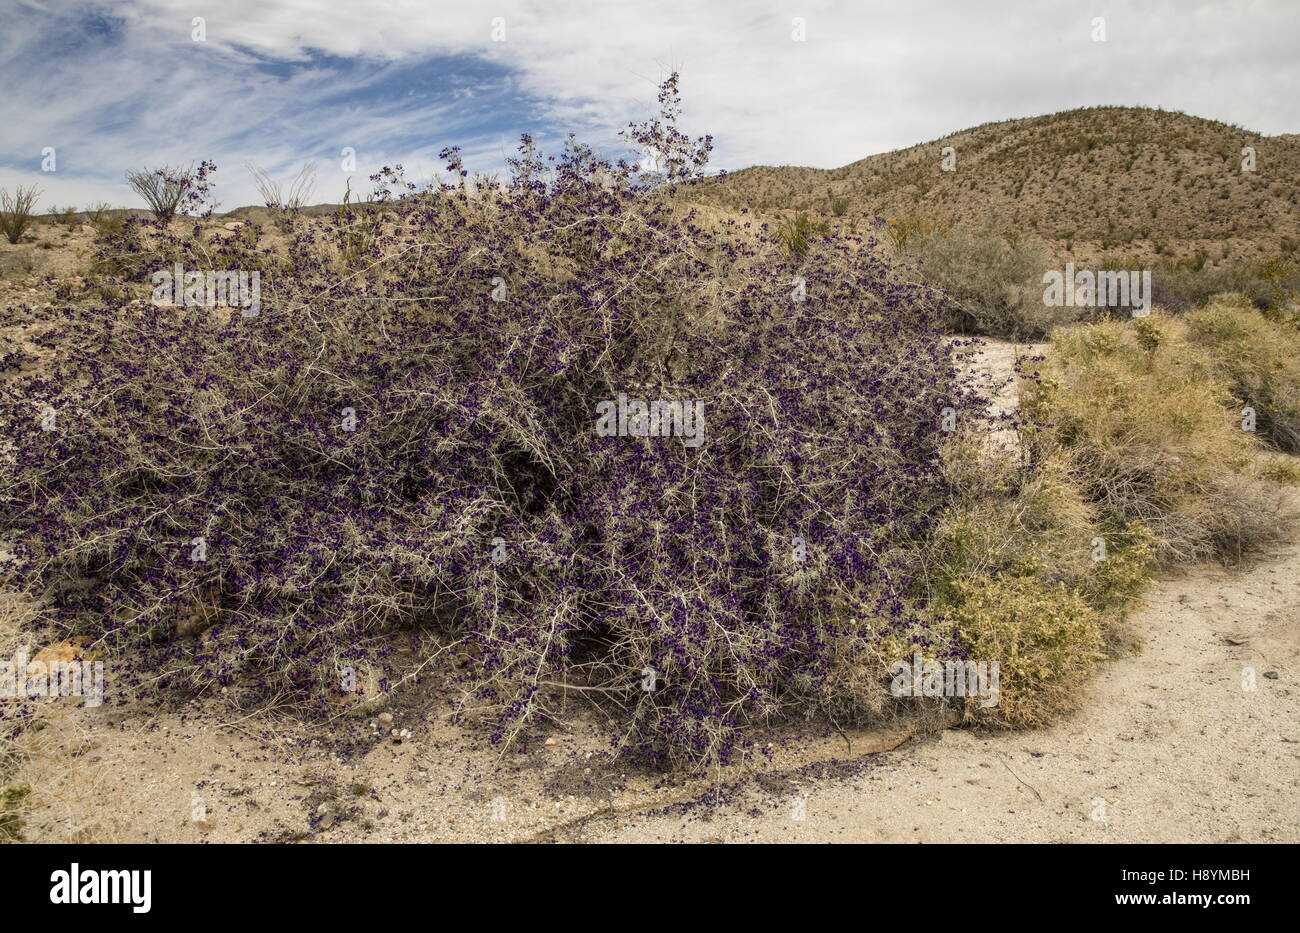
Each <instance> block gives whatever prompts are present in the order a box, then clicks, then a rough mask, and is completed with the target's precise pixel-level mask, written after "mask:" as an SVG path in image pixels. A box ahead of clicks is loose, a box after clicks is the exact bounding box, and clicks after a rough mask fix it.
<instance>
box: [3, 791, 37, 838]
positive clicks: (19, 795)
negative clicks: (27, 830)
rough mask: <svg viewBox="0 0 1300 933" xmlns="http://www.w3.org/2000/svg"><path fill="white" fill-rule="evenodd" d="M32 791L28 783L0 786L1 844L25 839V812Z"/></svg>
mask: <svg viewBox="0 0 1300 933" xmlns="http://www.w3.org/2000/svg"><path fill="white" fill-rule="evenodd" d="M31 792H32V789H31V787H30V786H29V785H27V784H7V785H5V786H3V787H0V844H3V843H14V842H22V841H23V813H24V809H25V807H26V804H27V798H28V797H29V796H31Z"/></svg>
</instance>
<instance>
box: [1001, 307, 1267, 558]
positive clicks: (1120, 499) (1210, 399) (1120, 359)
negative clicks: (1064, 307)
mask: <svg viewBox="0 0 1300 933" xmlns="http://www.w3.org/2000/svg"><path fill="white" fill-rule="evenodd" d="M1050 359H1051V360H1052V363H1053V365H1052V367H1051V368H1050V370H1049V372H1048V373H1047V375H1045V377H1044V378H1043V379H1042V381H1041V382H1039V383H1036V384H1034V385H1032V386H1030V387H1029V388H1028V391H1027V392H1026V393H1025V396H1024V404H1025V407H1026V410H1027V412H1028V413H1029V415H1030V416H1031V417H1032V418H1033V420H1034V421H1036V422H1037V423H1038V427H1037V428H1035V429H1034V430H1031V431H1030V432H1029V436H1028V438H1027V442H1028V444H1029V445H1030V449H1031V450H1032V451H1034V453H1033V456H1041V455H1042V453H1043V451H1044V450H1047V449H1052V448H1060V449H1062V450H1064V451H1065V452H1066V453H1067V454H1068V456H1069V457H1070V459H1071V463H1072V464H1073V466H1074V467H1075V468H1076V469H1078V470H1079V471H1080V473H1081V475H1082V476H1083V477H1084V479H1085V483H1086V486H1087V490H1088V498H1089V500H1090V501H1092V502H1094V503H1095V504H1096V505H1097V506H1098V507H1099V508H1100V509H1101V513H1102V515H1103V516H1111V517H1114V518H1115V519H1119V520H1122V521H1124V522H1138V523H1141V524H1142V525H1143V526H1144V527H1145V528H1146V529H1148V530H1149V531H1150V532H1151V534H1152V535H1153V536H1154V538H1155V541H1156V553H1157V555H1158V557H1159V558H1160V559H1161V560H1163V561H1164V562H1166V563H1172V562H1178V561H1194V560H1200V559H1205V558H1217V559H1220V560H1235V559H1237V558H1239V557H1240V556H1242V555H1243V554H1246V553H1248V552H1250V551H1252V550H1255V549H1257V548H1259V547H1261V546H1263V545H1266V544H1269V543H1272V542H1274V541H1276V540H1279V539H1280V538H1281V536H1282V535H1283V534H1284V530H1285V526H1286V521H1287V515H1288V511H1289V510H1288V509H1287V507H1286V505H1285V495H1284V494H1283V492H1282V491H1281V490H1280V489H1278V488H1276V487H1274V486H1272V485H1270V484H1268V483H1263V482H1260V481H1258V480H1255V479H1253V478H1252V477H1251V476H1250V475H1249V464H1250V461H1251V458H1252V456H1253V454H1254V453H1255V451H1256V450H1257V444H1258V441H1257V440H1256V438H1255V437H1254V435H1252V434H1249V433H1247V432H1245V431H1243V430H1241V429H1240V427H1239V420H1240V413H1239V412H1238V411H1234V410H1233V409H1234V408H1236V407H1237V406H1236V404H1235V402H1234V400H1233V399H1232V396H1231V395H1230V394H1229V392H1228V391H1227V388H1226V386H1225V385H1224V384H1223V383H1222V382H1220V381H1218V380H1217V379H1216V378H1215V371H1214V366H1213V364H1212V361H1211V360H1210V358H1209V357H1208V356H1207V355H1206V354H1205V353H1204V352H1203V351H1202V350H1201V349H1200V348H1198V347H1195V346H1193V345H1192V344H1190V343H1189V342H1188V341H1187V339H1186V336H1185V327H1184V326H1183V325H1182V324H1181V323H1180V322H1179V321H1178V320H1176V319H1173V318H1169V317H1166V316H1164V315H1161V314H1153V315H1152V316H1151V317H1150V318H1149V319H1145V320H1144V319H1138V320H1137V321H1129V322H1121V321H1106V322H1101V323H1097V324H1092V325H1087V326H1082V327H1077V328H1073V329H1069V330H1066V331H1063V332H1058V333H1057V334H1056V335H1054V336H1053V338H1052V348H1051V353H1050Z"/></svg>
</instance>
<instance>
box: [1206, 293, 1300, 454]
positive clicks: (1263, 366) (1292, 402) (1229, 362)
mask: <svg viewBox="0 0 1300 933" xmlns="http://www.w3.org/2000/svg"><path fill="white" fill-rule="evenodd" d="M1184 320H1185V321H1186V323H1187V335H1188V339H1189V340H1191V341H1192V342H1193V343H1195V344H1197V345H1198V346H1201V347H1203V348H1205V350H1206V351H1207V352H1208V353H1210V355H1211V356H1212V358H1213V360H1214V368H1215V371H1216V373H1217V374H1218V375H1219V377H1220V378H1221V379H1223V380H1224V381H1225V382H1227V384H1228V387H1229V390H1230V391H1231V392H1232V394H1233V396H1234V397H1235V398H1236V399H1237V400H1238V401H1240V403H1241V405H1242V406H1249V407H1251V408H1253V409H1254V411H1255V420H1256V430H1257V431H1258V432H1259V433H1260V435H1262V436H1263V437H1265V438H1267V439H1268V440H1269V441H1270V442H1272V443H1273V444H1275V445H1276V446H1278V447H1280V448H1281V449H1282V450H1285V451H1287V452H1288V453H1300V332H1297V331H1296V328H1295V327H1294V326H1291V325H1287V324H1281V323H1277V322H1274V321H1270V320H1268V319H1267V318H1266V317H1264V315H1262V314H1260V313H1259V311H1258V310H1256V309H1255V307H1254V306H1253V305H1252V304H1251V303H1250V302H1249V301H1248V300H1247V299H1246V298H1245V297H1244V296H1241V295H1221V296H1218V297H1216V298H1215V299H1214V300H1213V301H1211V303H1210V305H1209V306H1208V307H1206V308H1205V309H1203V310H1201V311H1193V312H1191V313H1190V314H1188V315H1187V316H1186V318H1185V319H1184Z"/></svg>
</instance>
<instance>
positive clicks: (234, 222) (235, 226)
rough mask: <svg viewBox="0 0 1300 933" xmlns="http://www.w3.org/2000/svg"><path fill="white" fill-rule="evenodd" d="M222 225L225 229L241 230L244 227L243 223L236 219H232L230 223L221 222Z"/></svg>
mask: <svg viewBox="0 0 1300 933" xmlns="http://www.w3.org/2000/svg"><path fill="white" fill-rule="evenodd" d="M222 226H223V227H225V228H226V229H227V230H242V229H243V228H244V224H243V223H242V222H241V221H238V220H232V221H230V223H227V224H222Z"/></svg>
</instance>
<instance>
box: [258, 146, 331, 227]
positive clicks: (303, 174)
mask: <svg viewBox="0 0 1300 933" xmlns="http://www.w3.org/2000/svg"><path fill="white" fill-rule="evenodd" d="M247 168H248V171H249V174H251V175H252V176H253V182H254V184H256V186H257V193H258V194H259V195H261V197H262V203H263V204H265V205H266V206H267V207H268V208H269V209H270V211H271V216H272V217H273V218H274V220H275V222H276V223H277V224H278V225H279V226H280V227H281V228H282V229H288V227H289V225H290V223H291V222H292V218H293V217H294V216H295V215H297V214H298V213H299V212H300V211H301V210H302V209H303V208H304V207H305V206H306V205H307V202H308V201H309V200H310V199H311V195H312V191H313V189H314V188H315V187H316V165H315V164H314V163H312V162H308V163H307V164H306V165H304V166H303V167H302V168H301V169H300V170H299V172H298V174H297V175H295V176H294V177H293V178H292V179H290V181H289V183H288V185H287V186H285V185H282V184H281V183H280V182H278V181H276V180H275V179H274V178H272V177H271V176H270V175H269V174H267V172H266V171H265V170H264V169H260V168H257V167H256V166H254V165H249V166H248V167H247Z"/></svg>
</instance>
